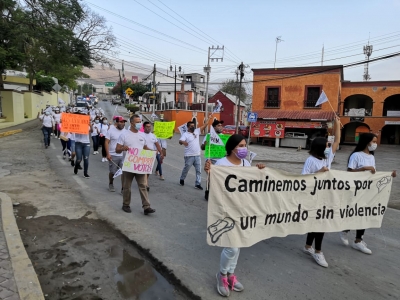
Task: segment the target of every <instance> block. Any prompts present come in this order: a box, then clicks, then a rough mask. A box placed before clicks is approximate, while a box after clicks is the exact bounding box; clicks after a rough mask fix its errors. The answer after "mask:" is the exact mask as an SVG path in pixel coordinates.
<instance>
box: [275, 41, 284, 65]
mask: <svg viewBox="0 0 400 300" xmlns="http://www.w3.org/2000/svg"><path fill="white" fill-rule="evenodd" d="M281 37H282V36H277V37H276V38H275V60H274V69H275V64H276V52H278V43H280V42H283V40H282V39H281Z"/></svg>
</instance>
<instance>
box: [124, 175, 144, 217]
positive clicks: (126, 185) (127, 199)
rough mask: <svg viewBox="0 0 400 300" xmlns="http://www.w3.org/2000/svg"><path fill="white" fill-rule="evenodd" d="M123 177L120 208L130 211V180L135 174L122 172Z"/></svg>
mask: <svg viewBox="0 0 400 300" xmlns="http://www.w3.org/2000/svg"><path fill="white" fill-rule="evenodd" d="M122 175H123V176H124V177H123V185H122V186H123V193H122V199H123V204H122V210H123V211H124V212H129V213H130V212H131V208H130V205H131V188H132V181H133V178H134V177H135V175H136V174H134V173H131V172H125V171H124V172H122ZM146 192H147V191H146Z"/></svg>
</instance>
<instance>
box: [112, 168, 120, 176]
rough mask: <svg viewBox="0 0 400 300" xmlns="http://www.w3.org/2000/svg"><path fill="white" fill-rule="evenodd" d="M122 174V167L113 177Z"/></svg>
mask: <svg viewBox="0 0 400 300" xmlns="http://www.w3.org/2000/svg"><path fill="white" fill-rule="evenodd" d="M120 175H122V169H121V168H119V169H118V171H117V172H115V174H114V176H113V178H117V177H118V176H120Z"/></svg>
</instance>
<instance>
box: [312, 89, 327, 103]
mask: <svg viewBox="0 0 400 300" xmlns="http://www.w3.org/2000/svg"><path fill="white" fill-rule="evenodd" d="M328 101H329V100H328V97H327V96H326V94H325V92H324V91H322V93H321V95H320V96H319V98H318V101H317V103H315V106H318V105H321V104H322V103H325V102H328Z"/></svg>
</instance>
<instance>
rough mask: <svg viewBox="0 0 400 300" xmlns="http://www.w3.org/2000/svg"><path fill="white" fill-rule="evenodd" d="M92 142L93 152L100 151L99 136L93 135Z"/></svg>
mask: <svg viewBox="0 0 400 300" xmlns="http://www.w3.org/2000/svg"><path fill="white" fill-rule="evenodd" d="M92 141H93V151H97V150H99V143H100V137H99V136H98V135H93V136H92Z"/></svg>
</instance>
